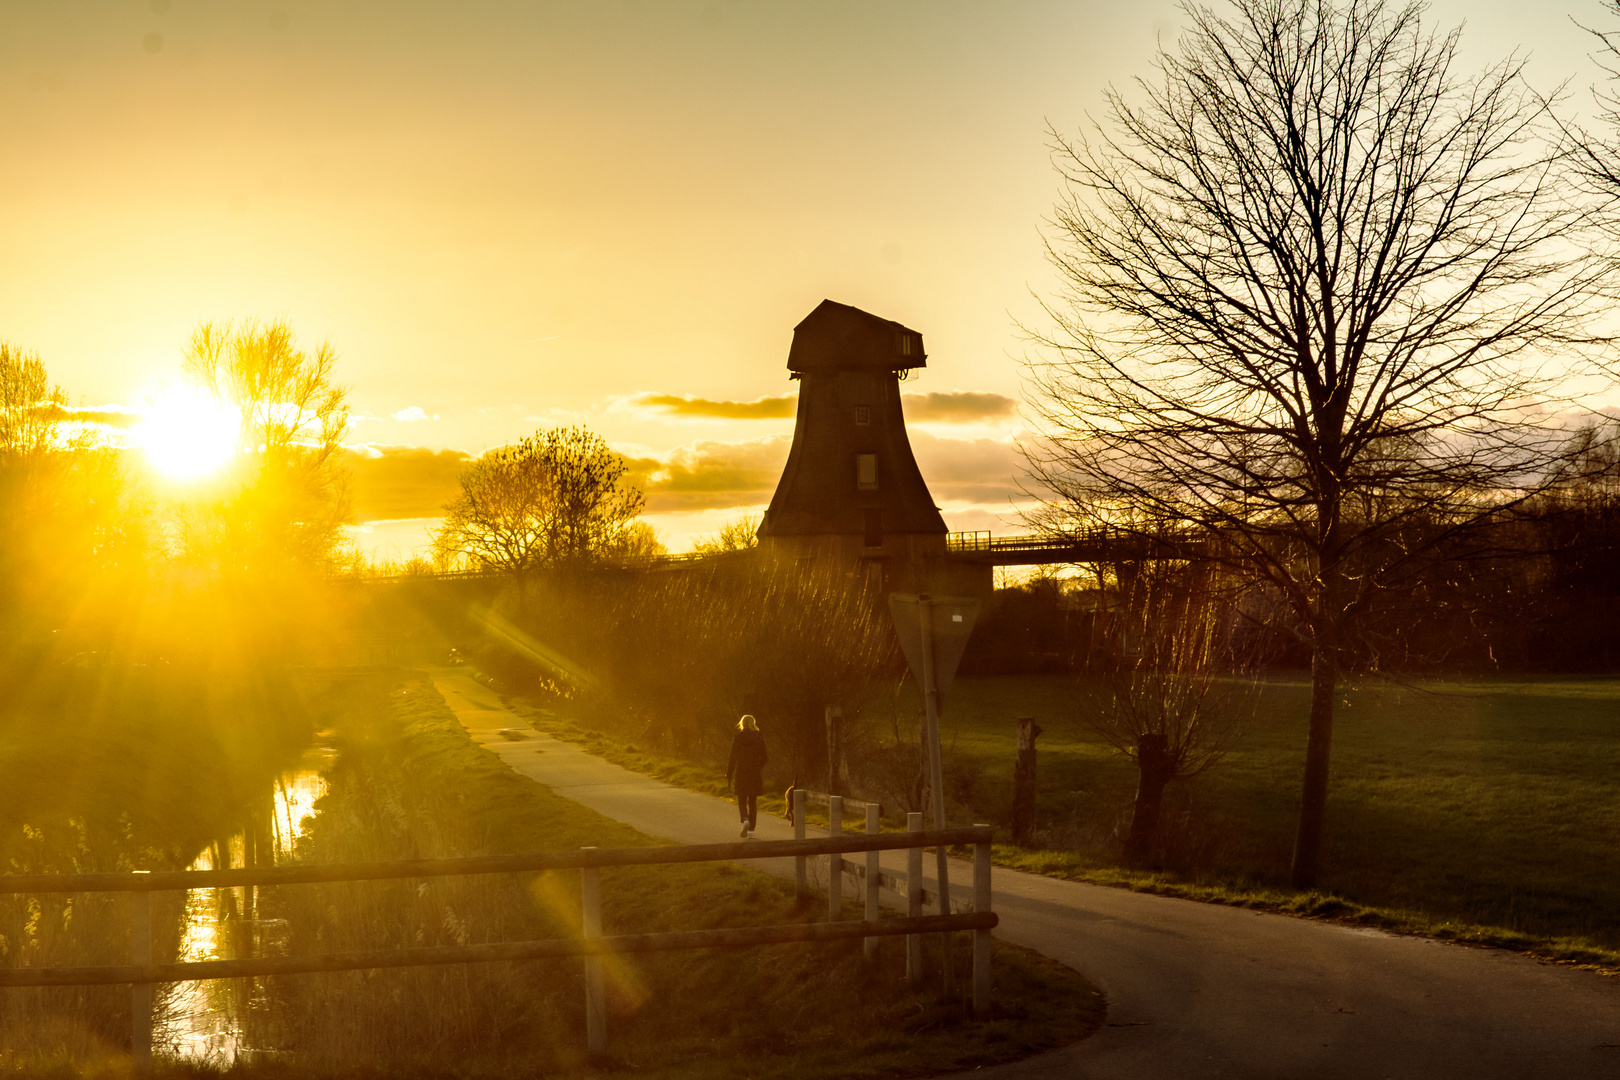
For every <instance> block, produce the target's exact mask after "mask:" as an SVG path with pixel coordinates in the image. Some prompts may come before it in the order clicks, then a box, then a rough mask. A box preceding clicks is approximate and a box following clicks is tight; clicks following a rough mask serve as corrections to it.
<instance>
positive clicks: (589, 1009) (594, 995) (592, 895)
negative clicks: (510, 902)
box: [579, 844, 607, 1057]
mask: <svg viewBox="0 0 1620 1080" xmlns="http://www.w3.org/2000/svg"><path fill="white" fill-rule="evenodd" d="M582 850H585V851H594V850H596V848H595V845H594V844H593V845H591V846H589V847H586V848H584V849H582ZM579 906H580V916H581V917H580V930H581V936H582V937H586V938H597V937H601V936H602V871H601V870H600V869H599V868H598V867H595V866H587V867H584V868H582V869H581V870H580V872H579ZM585 1048H586V1050H588V1051H589V1052H590V1054H591V1056H592V1057H600V1056H602V1055H603V1054H605V1053H607V998H606V995H605V994H604V992H603V986H602V958H601V957H600V956H587V957H586V958H585Z"/></svg>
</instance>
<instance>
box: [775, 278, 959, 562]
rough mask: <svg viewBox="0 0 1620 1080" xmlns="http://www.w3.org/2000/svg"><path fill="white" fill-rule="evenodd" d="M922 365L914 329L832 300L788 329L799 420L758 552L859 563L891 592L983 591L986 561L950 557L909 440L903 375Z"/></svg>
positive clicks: (940, 520) (919, 340)
mask: <svg viewBox="0 0 1620 1080" xmlns="http://www.w3.org/2000/svg"><path fill="white" fill-rule="evenodd" d="M926 363H927V354H926V353H925V352H924V351H923V340H922V335H921V334H920V333H918V332H917V331H915V330H912V329H910V328H909V327H906V326H902V325H901V324H900V323H897V322H892V321H891V320H889V319H882V318H879V317H878V316H876V315H872V314H869V313H868V312H865V311H862V310H860V309H859V308H854V307H850V306H848V305H846V304H838V303H834V302H833V301H831V300H823V301H822V302H821V303H820V304H819V305H818V306H817V307H816V309H815V310H814V311H812V312H811V313H810V314H809V315H807V316H806V317H805V319H804V321H803V322H801V323H799V325H798V326H796V327H794V328H793V345H792V347H791V348H790V349H789V350H788V362H787V366H788V370H789V371H791V372H792V374H791V375H790V376H789V377H790V378H792V379H797V380H798V381H799V407H798V419H797V421H796V423H795V427H794V430H793V448H792V450H791V451H790V452H789V454H788V461H787V467H786V468H785V469H783V471H782V479H781V480H780V481H779V482H778V483H777V486H776V494H775V495H774V496H772V498H771V505H770V508H769V509H768V510H766V511H765V517H764V520H763V521H762V522H761V523H760V527H759V538H760V547H761V549H762V551H763V552H765V553H767V554H772V555H775V556H776V557H779V558H795V559H799V560H806V561H818V562H819V561H823V560H834V561H836V562H838V563H842V564H846V565H847V564H860V565H863V566H864V567H865V568H866V571H867V572H868V573H870V574H872V575H873V576H874V579H877V578H881V584H882V585H883V587H885V588H888V589H891V590H899V591H919V590H920V591H928V590H930V589H933V590H941V589H947V588H950V587H953V586H954V587H955V588H956V589H957V590H958V591H960V590H961V589H963V588H970V589H971V590H972V591H973V592H975V593H976V592H979V591H981V589H982V591H985V592H988V590H989V585H990V582H989V580H988V579H989V570H988V568H987V567H985V568H980V567H976V566H973V567H970V566H965V565H959V564H954V563H951V564H947V562H946V557H945V538H946V531H947V530H946V527H945V519H944V518H942V517H941V516H940V513H939V508H938V507H937V506H935V505H934V499H933V496H932V495H930V494H929V492H928V485H927V484H926V483H925V482H924V481H923V477H922V473H921V472H920V471H919V470H918V468H917V461H916V458H914V457H913V456H912V453H911V441H910V439H908V438H907V436H906V421H905V417H904V416H903V415H902V414H901V411H900V382H901V380H902V379H903V378H904V377H905V376H906V374H908V373H909V372H911V371H915V370H916V369H918V368H921V367H924V366H926ZM979 577H983V578H985V580H984V582H983V583H982V586H981V585H980V583H979V582H978V580H977V579H978V578H979ZM958 579H960V580H958ZM969 579H971V580H969Z"/></svg>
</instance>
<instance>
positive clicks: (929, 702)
mask: <svg viewBox="0 0 1620 1080" xmlns="http://www.w3.org/2000/svg"><path fill="white" fill-rule="evenodd" d="M933 610H934V603H933V600H932V599H930V598H929V596H928V594H927V593H923V594H922V595H921V596H919V597H917V617H918V618H919V619H920V620H921V629H922V668H923V670H922V683H923V705H924V707H925V708H924V711H925V714H926V716H927V718H928V772H929V777H930V783H929V786H930V787H932V788H933V789H934V790H933V800H932V801H933V804H934V828H936V829H943V828H944V827H945V769H944V765H943V763H942V762H941V760H940V750H939V683H938V682H937V681H936V679H935V677H934V616H933ZM934 850H935V851H936V852H938V854H939V859H938V862H937V864H936V870H935V875H936V877H935V880H936V882H937V883H938V885H939V913H940V914H941V915H949V914H950V913H951V872H950V866H949V858H950V857H949V855H947V854H946V852H945V848H944V847H943V846H940V847H936V848H935V849H934ZM939 940H940V955H941V971H942V972H943V975H944V983H945V993H946V995H950V994H951V993H952V992H954V990H955V988H956V963H955V958H954V957H953V956H952V955H951V935H950V934H948V933H946V934H941V935H940V936H939Z"/></svg>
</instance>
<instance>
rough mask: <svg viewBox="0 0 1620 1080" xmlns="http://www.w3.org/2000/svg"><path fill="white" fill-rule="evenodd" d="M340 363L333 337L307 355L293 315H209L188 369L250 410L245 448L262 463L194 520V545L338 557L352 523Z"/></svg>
mask: <svg viewBox="0 0 1620 1080" xmlns="http://www.w3.org/2000/svg"><path fill="white" fill-rule="evenodd" d="M336 366H337V351H336V350H335V349H333V348H332V346H331V345H330V344H329V343H322V344H321V345H320V346H319V347H317V348H316V349H315V351H314V352H306V351H305V350H303V349H301V348H299V347H298V341H297V338H296V336H295V335H294V333H293V330H292V327H291V326H290V325H289V324H288V323H287V322H286V320H284V319H277V320H275V321H274V322H269V323H261V322H258V321H257V320H254V319H248V320H246V321H244V322H242V323H232V322H224V323H212V322H205V323H202V324H201V325H199V326H198V327H197V329H196V330H195V331H194V332H193V333H192V335H191V339H190V341H188V342H187V343H186V352H185V356H184V368H185V372H186V375H187V377H189V378H190V379H192V380H193V381H194V382H196V383H197V384H199V385H201V386H203V387H206V388H207V389H208V391H209V392H210V393H212V394H213V395H214V397H215V398H216V399H217V400H219V401H221V402H224V403H228V404H230V405H232V406H234V407H235V408H236V409H237V410H238V412H240V414H241V417H242V433H241V440H240V442H241V445H240V449H241V450H242V451H243V452H244V453H245V454H246V455H247V459H248V460H251V461H253V462H255V464H256V466H257V472H256V474H255V476H254V477H253V480H252V483H251V484H249V485H248V486H247V488H246V489H244V490H243V491H242V492H240V493H239V494H238V495H237V496H236V497H235V498H234V499H232V500H230V501H229V502H228V503H227V504H224V505H221V506H219V507H217V508H216V509H217V511H218V512H217V513H215V514H212V515H204V516H202V517H196V516H194V517H193V518H192V519H191V520H190V521H189V522H188V523H187V524H188V526H189V528H188V533H189V535H190V539H191V543H192V544H193V546H194V547H199V548H202V549H208V550H211V551H212V552H214V553H216V554H218V556H219V557H221V558H222V559H240V558H242V557H259V558H262V557H264V556H272V555H273V556H274V557H292V558H293V559H295V560H298V561H303V562H307V563H313V564H329V563H330V562H331V561H332V560H333V559H335V558H336V557H337V554H338V548H339V546H340V545H341V543H342V540H343V534H342V526H343V525H345V524H347V522H348V521H349V501H348V473H347V471H346V469H345V467H344V464H343V437H344V436H345V435H346V434H348V430H349V407H348V404H347V391H346V390H345V389H344V388H343V387H341V386H338V385H337V384H336V383H335V382H333V376H334V374H335V369H336Z"/></svg>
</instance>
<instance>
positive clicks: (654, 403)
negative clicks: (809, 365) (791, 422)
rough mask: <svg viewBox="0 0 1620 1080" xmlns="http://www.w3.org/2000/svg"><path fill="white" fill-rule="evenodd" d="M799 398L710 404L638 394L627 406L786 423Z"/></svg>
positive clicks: (785, 396) (671, 413) (673, 413)
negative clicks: (782, 421) (784, 420)
mask: <svg viewBox="0 0 1620 1080" xmlns="http://www.w3.org/2000/svg"><path fill="white" fill-rule="evenodd" d="M798 400H799V399H798V396H797V395H795V394H782V395H781V396H779V397H762V398H755V399H754V400H753V401H711V400H709V399H708V398H700V397H686V396H684V395H681V394H637V395H636V396H635V397H632V398H630V399H629V400H628V401H627V402H626V404H627V405H630V406H631V407H632V408H637V409H655V410H658V411H659V412H662V413H663V414H665V415H666V416H695V417H705V418H709V419H715V420H783V419H787V418H789V417H791V416H792V415H793V412H794V409H795V408H796V407H797V403H798Z"/></svg>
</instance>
